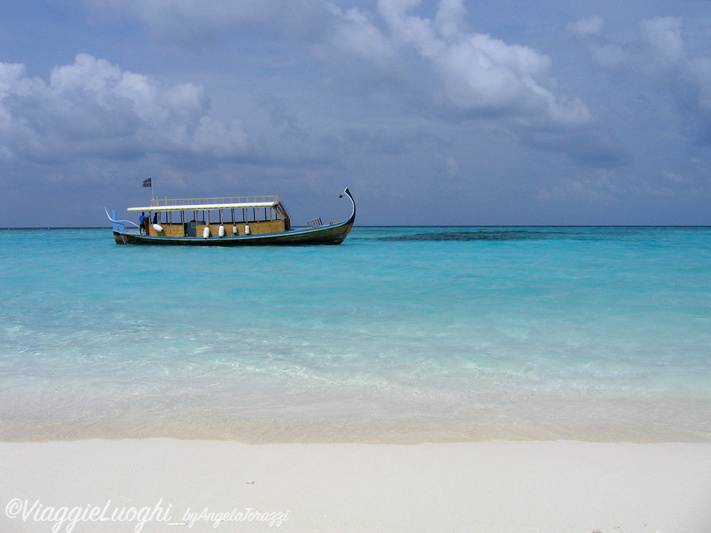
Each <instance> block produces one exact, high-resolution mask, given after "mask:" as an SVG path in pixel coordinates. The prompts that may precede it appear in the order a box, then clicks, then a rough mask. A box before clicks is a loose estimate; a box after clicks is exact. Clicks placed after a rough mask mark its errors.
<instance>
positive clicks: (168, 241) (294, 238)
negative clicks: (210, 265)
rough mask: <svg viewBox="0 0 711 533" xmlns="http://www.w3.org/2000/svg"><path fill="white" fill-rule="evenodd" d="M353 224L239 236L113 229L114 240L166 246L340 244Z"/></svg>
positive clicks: (124, 242) (119, 242)
mask: <svg viewBox="0 0 711 533" xmlns="http://www.w3.org/2000/svg"><path fill="white" fill-rule="evenodd" d="M352 227H353V224H352V223H351V224H345V223H344V224H334V225H332V226H322V227H319V228H308V229H303V230H300V229H295V230H292V231H286V232H284V233H272V234H268V235H243V236H239V237H209V238H207V239H204V238H202V237H183V238H179V237H178V238H176V237H160V236H159V237H154V236H150V235H139V234H136V233H128V232H120V231H115V230H114V240H115V241H116V244H149V245H150V244H153V245H158V244H160V245H170V246H269V245H301V244H341V243H342V242H343V241H344V240H345V238H346V237H347V236H348V234H349V233H350V231H351V228H352Z"/></svg>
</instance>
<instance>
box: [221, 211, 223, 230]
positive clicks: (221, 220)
mask: <svg viewBox="0 0 711 533" xmlns="http://www.w3.org/2000/svg"><path fill="white" fill-rule="evenodd" d="M222 224H223V221H222V209H220V226H221V225H222Z"/></svg>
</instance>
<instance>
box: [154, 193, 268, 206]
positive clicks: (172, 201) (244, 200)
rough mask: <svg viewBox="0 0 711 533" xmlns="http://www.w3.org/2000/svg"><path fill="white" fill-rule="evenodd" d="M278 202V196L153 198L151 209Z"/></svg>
mask: <svg viewBox="0 0 711 533" xmlns="http://www.w3.org/2000/svg"><path fill="white" fill-rule="evenodd" d="M264 202H279V195H277V194H270V195H265V196H232V197H222V198H154V199H152V200H151V207H180V206H181V205H197V204H199V205H220V204H256V203H264Z"/></svg>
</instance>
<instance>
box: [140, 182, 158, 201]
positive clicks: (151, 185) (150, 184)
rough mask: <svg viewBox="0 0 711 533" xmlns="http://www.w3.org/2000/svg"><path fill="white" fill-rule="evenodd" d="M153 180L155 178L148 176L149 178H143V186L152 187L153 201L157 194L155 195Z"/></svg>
mask: <svg viewBox="0 0 711 533" xmlns="http://www.w3.org/2000/svg"><path fill="white" fill-rule="evenodd" d="M152 180H153V178H148V179H145V180H143V186H144V187H150V188H151V201H153V198H155V196H153V181H152Z"/></svg>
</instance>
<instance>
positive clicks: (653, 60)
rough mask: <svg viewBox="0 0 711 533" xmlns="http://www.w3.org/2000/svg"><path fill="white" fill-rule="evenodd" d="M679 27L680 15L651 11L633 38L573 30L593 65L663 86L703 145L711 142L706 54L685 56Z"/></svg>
mask: <svg viewBox="0 0 711 533" xmlns="http://www.w3.org/2000/svg"><path fill="white" fill-rule="evenodd" d="M585 26H586V23H585V21H579V22H577V23H573V24H572V25H568V28H569V29H575V28H578V29H580V28H583V27H585ZM600 27H601V29H602V22H600ZM683 29H684V26H683V20H682V19H681V18H680V17H654V18H651V19H645V20H642V21H641V22H640V23H639V31H638V34H637V36H636V39H634V40H633V41H629V42H615V41H614V40H612V39H610V38H608V37H606V36H605V35H603V34H601V33H585V32H584V31H583V32H581V31H578V32H577V33H576V32H572V33H574V34H575V35H576V36H577V37H579V38H581V39H582V42H583V43H585V44H586V46H587V47H588V50H589V51H590V54H591V58H592V59H593V61H595V62H596V63H597V64H598V65H600V66H602V67H604V68H606V69H611V70H614V71H617V72H624V73H625V74H626V75H635V76H643V77H646V78H648V79H650V80H654V81H655V85H660V86H664V87H666V90H667V91H668V93H669V94H670V95H671V96H672V98H673V99H674V101H675V102H676V105H677V108H678V110H679V111H680V112H681V113H682V115H683V117H684V122H685V124H686V127H687V128H688V129H689V131H690V132H691V135H692V136H693V137H694V138H695V140H696V142H698V143H699V144H704V145H707V144H711V57H692V56H690V55H689V53H688V52H687V46H686V43H685V41H684V36H683Z"/></svg>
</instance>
